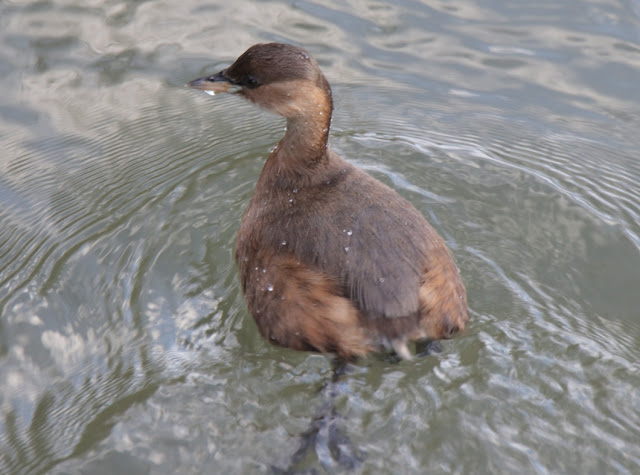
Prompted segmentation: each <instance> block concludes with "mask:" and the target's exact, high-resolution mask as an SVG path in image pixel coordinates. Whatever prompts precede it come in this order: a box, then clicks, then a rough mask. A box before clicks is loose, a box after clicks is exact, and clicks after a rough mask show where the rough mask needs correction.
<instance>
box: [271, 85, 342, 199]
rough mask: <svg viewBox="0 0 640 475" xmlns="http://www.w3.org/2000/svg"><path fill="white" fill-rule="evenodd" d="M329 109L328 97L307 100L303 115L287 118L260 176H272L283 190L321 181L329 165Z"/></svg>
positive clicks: (331, 105) (331, 107)
mask: <svg viewBox="0 0 640 475" xmlns="http://www.w3.org/2000/svg"><path fill="white" fill-rule="evenodd" d="M332 109H333V104H332V101H331V96H327V95H322V96H316V97H314V98H310V100H309V104H308V106H307V107H305V108H304V109H303V110H304V113H301V114H299V115H297V116H295V117H290V118H288V119H287V129H286V132H285V134H284V137H282V139H281V140H280V142H278V145H277V146H276V148H275V149H274V150H273V152H272V153H271V155H270V156H269V158H268V159H267V162H266V163H265V166H264V169H263V172H262V173H263V174H269V175H272V178H273V177H274V176H275V178H276V181H275V182H277V183H281V184H282V185H283V186H286V187H301V186H305V185H308V184H312V183H313V182H315V181H316V179H318V180H320V179H322V170H323V169H325V168H326V167H327V166H328V163H327V162H328V161H329V154H328V140H329V128H330V126H331V112H332Z"/></svg>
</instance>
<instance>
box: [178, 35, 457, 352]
mask: <svg viewBox="0 0 640 475" xmlns="http://www.w3.org/2000/svg"><path fill="white" fill-rule="evenodd" d="M189 86H191V87H193V88H196V89H201V90H205V91H213V92H228V93H235V94H238V95H241V96H243V97H245V98H246V99H248V100H250V101H251V102H254V103H255V104H257V105H259V106H261V107H264V108H266V109H267V110H270V111H272V112H275V113H277V114H279V115H282V116H284V117H285V118H286V119H287V131H286V133H285V135H284V137H283V138H282V140H280V142H279V143H278V145H277V147H276V148H275V150H274V151H273V152H272V153H271V155H270V156H269V158H268V159H267V161H266V163H265V165H264V168H263V170H262V173H261V174H260V178H259V179H258V183H257V185H256V190H255V193H254V195H253V197H252V198H251V201H250V203H249V206H248V208H247V210H246V212H245V214H244V217H243V218H242V223H241V225H240V231H239V232H238V239H237V243H236V260H237V263H238V267H239V270H240V279H241V282H242V289H243V291H244V294H245V297H246V299H247V304H248V306H249V310H250V312H251V314H252V315H253V317H254V319H255V321H256V323H257V325H258V328H259V330H260V333H261V334H262V335H263V336H264V337H265V338H266V339H268V340H269V341H271V342H272V343H274V344H277V345H281V346H285V347H288V348H293V349H297V350H315V351H321V352H326V353H336V354H337V355H338V356H339V357H341V358H345V359H353V358H356V357H360V356H363V355H366V354H367V353H370V352H372V351H380V350H384V349H394V350H395V351H396V352H397V353H398V354H399V355H400V356H401V357H403V358H410V356H411V355H410V352H409V350H408V348H407V342H408V341H421V340H434V339H441V338H450V337H451V336H452V335H453V334H454V333H455V332H456V331H458V330H463V329H464V328H465V326H466V323H467V320H468V315H467V298H466V293H465V289H464V285H463V283H462V280H461V278H460V274H459V271H458V269H457V267H456V265H455V263H454V261H453V259H452V257H451V253H450V252H449V249H448V248H447V246H446V245H445V243H444V241H443V240H442V238H441V237H440V236H439V235H438V234H437V233H436V231H435V230H434V229H433V228H432V227H431V226H430V225H429V224H428V223H427V222H426V220H425V219H424V218H423V217H422V215H421V214H420V213H419V212H418V211H417V210H416V209H415V208H414V207H413V206H412V205H411V204H410V203H409V202H408V201H407V200H405V199H404V198H402V197H401V196H400V195H398V194H397V193H396V192H395V191H393V190H392V189H391V188H389V187H387V186H386V185H384V184H382V183H381V182H379V181H377V180H375V179H374V178H372V177H371V176H369V175H367V174H366V173H364V172H363V171H361V170H360V169H358V168H356V167H354V166H353V165H351V164H350V163H349V162H347V161H345V160H344V159H343V158H341V157H340V156H338V155H337V154H335V153H334V152H333V151H332V150H331V149H330V148H329V147H328V145H327V140H328V137H329V126H330V122H331V113H332V111H333V102H332V98H331V88H330V87H329V83H328V82H327V80H326V79H325V77H324V75H323V74H322V72H321V71H320V68H319V67H318V64H317V63H316V61H315V60H314V59H313V58H312V57H311V56H310V55H309V53H307V52H306V51H305V50H303V49H301V48H298V47H295V46H291V45H286V44H280V43H270V44H258V45H255V46H252V47H251V48H249V49H248V50H247V51H246V52H245V53H244V54H242V55H241V56H240V57H239V58H238V59H237V60H236V61H235V63H233V65H231V66H230V67H229V68H227V69H225V70H223V71H221V72H219V73H218V74H216V75H213V76H209V77H205V78H200V79H197V80H195V81H192V82H190V83H189Z"/></svg>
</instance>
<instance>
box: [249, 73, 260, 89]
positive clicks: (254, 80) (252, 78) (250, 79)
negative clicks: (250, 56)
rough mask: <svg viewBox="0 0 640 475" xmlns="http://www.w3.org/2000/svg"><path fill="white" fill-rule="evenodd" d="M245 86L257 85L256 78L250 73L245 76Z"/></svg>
mask: <svg viewBox="0 0 640 475" xmlns="http://www.w3.org/2000/svg"><path fill="white" fill-rule="evenodd" d="M247 86H249V87H258V80H257V79H256V78H255V77H253V76H251V75H249V76H247Z"/></svg>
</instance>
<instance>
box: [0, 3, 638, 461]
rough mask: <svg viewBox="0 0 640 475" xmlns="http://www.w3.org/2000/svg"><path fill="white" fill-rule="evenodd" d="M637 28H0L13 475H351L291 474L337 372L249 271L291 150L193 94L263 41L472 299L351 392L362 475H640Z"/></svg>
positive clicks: (240, 107)
mask: <svg viewBox="0 0 640 475" xmlns="http://www.w3.org/2000/svg"><path fill="white" fill-rule="evenodd" d="M639 31H640V4H639V3H638V2H637V1H635V0H626V1H622V0H621V1H605V0H600V1H589V2H569V1H565V2H549V1H548V2H536V3H535V4H526V3H522V2H499V1H478V2H471V1H466V0H465V1H460V2H444V1H423V2H418V1H408V0H407V1H399V2H384V1H374V2H370V1H362V0H360V1H358V0H353V1H349V2H338V1H318V2H307V1H260V2H248V1H245V0H239V1H236V2H198V1H195V0H187V1H184V2H132V1H123V2H116V1H106V2H97V1H95V2H79V1H74V0H69V1H65V2H62V1H59V2H54V1H41V2H21V1H15V2H12V1H9V2H3V3H2V4H0V39H1V41H0V86H1V88H2V91H3V92H2V94H1V95H0V150H2V160H0V382H1V384H0V473H42V472H52V473H114V472H117V471H119V472H121V473H132V474H134V473H210V472H211V471H216V472H218V471H219V472H223V471H229V472H233V473H239V472H248V473H254V472H269V471H272V470H273V469H278V468H283V469H284V468H292V469H295V470H300V471H304V470H318V471H320V472H323V471H327V472H335V471H342V470H346V469H347V468H346V467H344V466H340V465H339V464H338V463H337V462H334V461H332V459H331V458H330V457H328V456H323V454H322V452H321V451H319V452H318V453H317V454H315V455H313V454H312V455H310V456H309V457H307V458H305V459H304V460H302V461H299V462H298V463H296V464H294V465H293V466H291V461H292V454H293V453H294V452H295V450H296V448H297V447H298V445H299V443H300V437H299V436H300V434H302V433H304V432H305V431H306V430H307V429H308V427H309V424H310V422H311V420H312V418H313V417H314V415H315V414H316V411H317V410H318V409H319V408H320V407H322V406H323V404H324V403H325V402H326V398H327V394H326V391H323V390H322V388H323V387H324V385H325V384H326V382H327V380H328V378H329V377H330V375H331V362H330V360H329V359H328V358H326V357H324V356H321V355H310V354H305V353H297V352H292V351H288V350H285V349H279V348H275V347H272V346H270V345H269V344H268V343H266V342H264V341H263V340H262V339H261V338H260V336H259V335H258V332H257V329H256V327H255V325H254V323H253V321H252V319H251V317H250V316H249V315H248V313H247V310H246V307H245V304H244V301H243V298H242V295H241V291H240V288H239V283H238V279H237V275H236V269H235V264H234V262H233V249H234V239H235V234H236V232H237V229H238V224H239V221H240V217H241V215H242V211H243V209H244V207H245V206H246V205H247V203H248V200H249V198H250V196H251V193H252V190H253V186H254V184H255V181H256V178H257V176H258V174H259V172H260V169H261V167H262V164H263V163H264V160H265V158H266V156H267V155H268V153H269V150H270V148H271V147H272V146H273V145H274V144H275V143H276V142H277V140H278V139H279V137H280V136H281V135H282V132H283V127H284V123H283V122H282V120H280V119H279V118H276V117H272V116H269V115H267V114H265V113H263V112H260V111H258V110H256V109H254V108H253V107H252V106H251V105H250V104H245V103H243V102H241V101H240V100H238V99H237V98H234V97H222V96H216V97H214V98H211V97H209V96H206V95H204V94H198V93H196V92H194V91H190V90H187V89H186V88H184V87H183V84H184V83H185V82H186V81H187V80H189V79H193V78H195V77H198V76H201V75H203V74H206V73H209V72H215V71H217V70H219V69H221V68H222V67H224V66H226V65H228V64H229V63H230V61H232V60H233V59H234V58H235V57H236V56H237V55H239V54H240V53H241V52H243V51H244V50H245V49H246V48H247V47H248V46H249V45H251V44H253V43H257V42H265V41H286V42H291V43H295V44H299V45H302V46H304V47H305V48H307V49H308V50H309V51H310V52H311V53H312V54H313V55H314V56H315V57H316V58H317V59H318V61H319V62H320V64H321V66H322V68H323V70H324V72H325V74H326V76H327V77H328V79H329V81H330V82H331V84H332V86H333V91H334V98H335V106H336V111H335V114H334V119H333V123H332V139H331V143H332V146H333V147H334V149H335V150H336V151H338V152H339V153H340V154H342V155H343V156H345V157H347V158H348V159H350V160H351V161H353V162H354V163H355V164H357V165H358V166H360V167H362V168H364V169H365V170H367V171H368V172H370V173H371V174H373V175H374V176H376V177H377V178H379V179H381V180H382V181H384V182H385V183H388V184H390V185H391V186H393V187H394V188H395V189H397V190H398V191H399V192H400V193H401V194H402V195H403V196H405V197H406V198H408V199H409V200H410V201H411V202H412V203H413V204H414V205H415V206H416V207H417V208H418V209H419V210H420V211H421V212H423V213H424V215H425V216H427V218H428V219H429V221H430V222H431V223H432V224H433V225H434V226H435V228H436V229H437V230H438V231H439V232H440V233H441V234H442V235H443V236H444V238H445V239H446V241H447V243H448V244H449V246H450V247H451V249H452V251H453V253H454V255H455V258H456V260H457V262H458V264H459V266H460V268H461V271H462V274H463V277H464V280H465V283H466V286H467V291H468V296H469V305H470V311H471V318H472V320H471V322H470V325H469V328H468V330H467V331H466V332H465V333H464V334H462V335H460V336H458V337H457V338H456V339H454V340H452V341H448V342H445V343H444V344H443V352H442V353H440V354H438V355H432V356H429V357H426V358H422V359H418V360H416V361H411V362H402V363H398V364H392V363H390V362H388V361H385V360H383V359H379V358H370V359H367V360H365V361H362V362H360V363H359V364H358V365H356V366H355V367H354V368H353V369H352V371H351V372H350V373H349V374H348V376H347V377H346V378H345V379H344V380H342V382H341V383H340V387H339V392H338V393H339V394H338V398H337V400H336V406H337V410H338V412H339V414H340V418H339V422H340V424H341V427H342V429H343V430H344V432H345V434H346V435H347V436H348V438H349V439H350V441H351V445H352V447H353V448H354V449H356V450H357V451H358V452H359V453H360V454H361V456H362V461H361V462H360V464H359V465H357V466H356V467H355V471H356V472H363V473H398V471H401V472H403V473H425V472H429V473H452V472H453V473H513V472H516V471H518V472H525V473H638V471H639V470H640V443H639V441H640V411H639V409H638V408H640V390H639V389H638V388H640V364H639V363H640V357H639V355H638V347H639V343H640V319H639V318H638V317H639V316H640V315H639V311H638V309H639V308H640V292H639V291H638V289H640V188H639V186H638V183H639V182H640V161H639V158H640V157H639V154H640V135H639V134H638V130H640V87H639V86H638V77H640V33H639ZM319 448H321V447H320V446H319Z"/></svg>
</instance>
